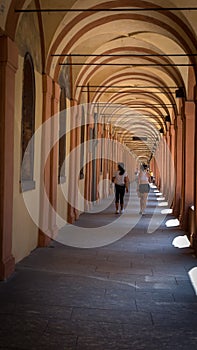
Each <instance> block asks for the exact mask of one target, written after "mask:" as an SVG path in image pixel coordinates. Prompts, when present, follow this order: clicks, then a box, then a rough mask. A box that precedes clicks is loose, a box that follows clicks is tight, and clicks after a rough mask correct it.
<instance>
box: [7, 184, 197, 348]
mask: <svg viewBox="0 0 197 350" xmlns="http://www.w3.org/2000/svg"><path fill="white" fill-rule="evenodd" d="M135 201H136V208H137V209H136V210H138V209H139V208H138V206H139V203H137V200H136V198H135ZM138 202H139V201H138ZM158 203H161V202H159V201H158V197H157V196H156V193H155V192H154V189H151V192H150V194H149V199H148V206H147V211H146V214H145V215H143V216H140V217H139V220H138V222H137V224H136V225H135V227H134V228H133V229H132V230H130V231H129V232H128V234H126V235H125V236H124V237H122V238H121V239H119V240H117V241H115V242H113V243H111V244H108V245H105V246H103V247H100V248H99V247H98V248H91V249H90V248H74V247H71V246H70V247H69V246H65V245H62V244H60V243H58V242H52V244H51V246H50V247H48V248H40V249H36V250H35V251H33V252H32V253H31V254H30V256H28V257H27V258H25V259H24V260H22V261H21V262H20V263H18V264H17V266H16V271H15V273H14V275H13V276H12V277H11V278H10V279H9V280H8V281H6V282H1V283H0V349H3V350H8V349H16V350H22V349H23V350H24V349H25V350H41V349H44V350H45V349H46V350H92V349H95V350H142V349H143V350H164V349H165V350H168V349H170V350H171V349H173V350H174V349H175V350H178V349H181V350H193V349H197V298H196V294H195V288H194V287H193V286H192V283H191V280H190V278H189V271H191V269H193V268H195V267H197V260H196V257H195V256H194V254H193V251H192V249H191V248H188V247H182V248H178V244H177V243H178V242H179V241H180V238H182V239H184V237H185V233H184V232H183V231H181V230H180V229H179V228H178V227H167V226H166V225H167V223H168V222H169V220H173V219H174V218H173V217H172V215H171V214H168V215H167V216H166V217H165V216H164V219H163V221H162V223H161V225H160V226H159V228H157V230H155V231H154V232H152V233H148V232H147V227H148V224H149V222H150V220H151V217H152V214H153V210H154V209H155V208H156V209H158V210H160V209H161V208H164V209H165V207H158ZM129 210H130V209H129V208H126V210H125V218H127V220H126V221H125V222H127V223H128V220H129V215H130V212H129ZM127 215H128V217H127ZM138 215H139V214H138ZM116 218H117V217H116V216H115V214H114V204H113V205H111V206H109V207H108V208H107V209H106V210H105V211H104V212H103V213H99V214H98V213H97V214H83V215H81V217H80V219H79V220H78V221H77V223H76V227H80V226H81V227H84V225H85V223H86V225H87V224H88V225H89V226H90V227H92V230H94V225H95V227H96V226H98V225H101V222H102V225H103V224H104V223H105V222H110V221H113V220H116ZM121 225H123V224H122V223H121ZM178 237H179V238H178ZM175 242H176V244H175Z"/></svg>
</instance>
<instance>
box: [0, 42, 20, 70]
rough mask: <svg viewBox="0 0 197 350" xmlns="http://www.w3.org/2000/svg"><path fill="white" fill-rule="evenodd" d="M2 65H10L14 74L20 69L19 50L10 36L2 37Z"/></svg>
mask: <svg viewBox="0 0 197 350" xmlns="http://www.w3.org/2000/svg"><path fill="white" fill-rule="evenodd" d="M0 47H1V51H0V63H1V64H3V63H4V64H8V65H9V66H10V67H11V68H12V69H13V71H14V72H16V70H17V69H18V49H17V46H16V44H15V42H14V41H12V40H11V39H10V38H9V37H8V36H6V35H3V36H1V37H0Z"/></svg>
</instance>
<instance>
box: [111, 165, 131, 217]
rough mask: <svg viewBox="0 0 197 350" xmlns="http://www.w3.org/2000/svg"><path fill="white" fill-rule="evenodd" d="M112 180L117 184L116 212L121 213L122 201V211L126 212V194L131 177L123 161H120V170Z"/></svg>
mask: <svg viewBox="0 0 197 350" xmlns="http://www.w3.org/2000/svg"><path fill="white" fill-rule="evenodd" d="M112 182H114V184H115V205H116V214H119V203H120V212H121V214H122V213H123V212H124V195H125V189H126V192H128V185H129V178H128V175H127V172H126V171H125V169H124V164H123V163H118V171H116V173H115V174H114V176H113V178H112Z"/></svg>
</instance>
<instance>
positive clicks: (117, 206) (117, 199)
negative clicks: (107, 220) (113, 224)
mask: <svg viewBox="0 0 197 350" xmlns="http://www.w3.org/2000/svg"><path fill="white" fill-rule="evenodd" d="M115 190H116V198H115V205H116V213H119V199H120V186H118V185H115Z"/></svg>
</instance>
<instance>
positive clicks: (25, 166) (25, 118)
mask: <svg viewBox="0 0 197 350" xmlns="http://www.w3.org/2000/svg"><path fill="white" fill-rule="evenodd" d="M34 131H35V75H34V66H33V61H32V58H31V56H30V54H29V53H27V54H26V55H25V58H24V72H23V95H22V125H21V155H22V169H21V183H22V190H23V191H28V190H31V189H34V188H35V181H34V180H33V178H34V140H33V139H32V136H33V135H34ZM30 140H31V142H30ZM29 142H30V143H29Z"/></svg>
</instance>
